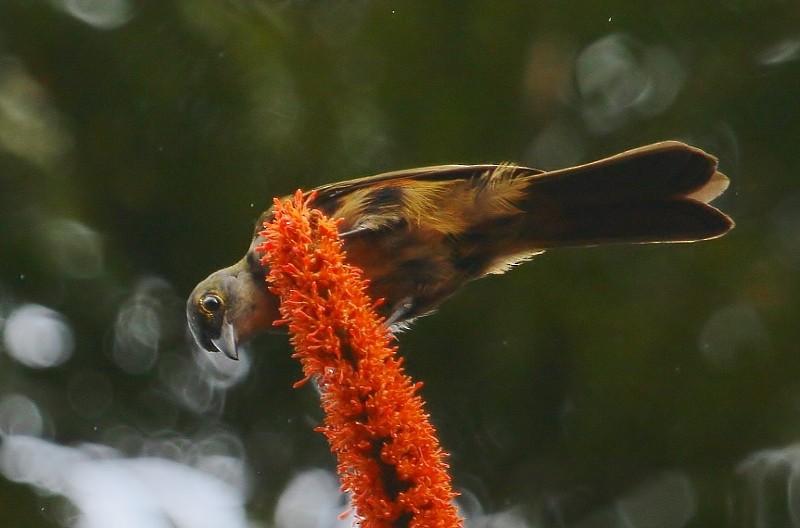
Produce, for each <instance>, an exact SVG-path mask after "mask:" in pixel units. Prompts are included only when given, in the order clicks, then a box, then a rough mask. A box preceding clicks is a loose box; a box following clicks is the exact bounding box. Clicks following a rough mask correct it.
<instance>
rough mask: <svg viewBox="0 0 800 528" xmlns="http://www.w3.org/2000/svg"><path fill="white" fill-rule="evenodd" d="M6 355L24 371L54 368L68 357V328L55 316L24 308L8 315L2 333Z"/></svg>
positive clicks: (32, 306) (42, 308) (71, 341)
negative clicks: (31, 368)
mask: <svg viewBox="0 0 800 528" xmlns="http://www.w3.org/2000/svg"><path fill="white" fill-rule="evenodd" d="M3 343H4V344H5V347H6V351H7V352H8V354H9V355H10V356H11V357H13V358H14V359H16V360H17V361H19V362H20V363H22V364H23V365H26V366H28V367H33V368H46V367H55V366H58V365H61V364H62V363H64V362H65V361H66V360H67V359H69V357H70V356H71V355H72V352H73V349H74V345H75V338H74V336H73V333H72V328H71V327H70V326H69V324H67V322H66V321H65V320H64V318H63V317H62V316H61V314H59V313H58V312H56V311H54V310H51V309H50V308H47V307H45V306H41V305H38V304H25V305H22V306H20V307H19V308H17V309H15V310H14V311H13V312H11V315H9V317H8V320H7V321H6V324H5V330H4V332H3Z"/></svg>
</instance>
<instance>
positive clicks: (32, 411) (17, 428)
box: [0, 394, 44, 436]
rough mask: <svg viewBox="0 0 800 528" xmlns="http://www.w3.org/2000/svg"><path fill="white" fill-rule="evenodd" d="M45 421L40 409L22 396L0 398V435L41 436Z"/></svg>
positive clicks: (8, 395) (12, 395) (10, 395)
mask: <svg viewBox="0 0 800 528" xmlns="http://www.w3.org/2000/svg"><path fill="white" fill-rule="evenodd" d="M43 430H44V420H43V418H42V413H41V412H40V411H39V407H38V406H37V405H36V404H35V403H33V401H32V400H31V399H30V398H28V397H27V396H24V395H22V394H6V395H5V396H3V397H2V398H0V434H3V435H28V436H41V434H42V431H43Z"/></svg>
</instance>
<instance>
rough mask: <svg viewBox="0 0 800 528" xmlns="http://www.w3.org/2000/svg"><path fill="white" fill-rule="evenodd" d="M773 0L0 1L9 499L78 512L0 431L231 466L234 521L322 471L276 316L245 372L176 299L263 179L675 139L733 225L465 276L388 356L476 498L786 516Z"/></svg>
mask: <svg viewBox="0 0 800 528" xmlns="http://www.w3.org/2000/svg"><path fill="white" fill-rule="evenodd" d="M797 8H798V6H797V3H796V2H794V1H785V2H777V1H774V2H755V1H746V0H730V1H728V2H712V1H703V2H699V3H698V2H690V1H687V0H678V1H675V2H669V3H664V2H621V1H613V0H604V1H599V2H593V3H591V4H577V3H573V2H493V1H489V0H461V1H439V2H430V1H405V2H394V1H382V0H373V1H368V0H349V1H330V2H310V1H300V0H298V1H289V0H286V1H267V0H261V1H259V0H224V1H223V0H164V1H154V0H150V1H148V0H140V1H135V0H113V1H107V2H89V1H87V2H75V1H70V0H51V1H45V0H12V1H6V2H3V3H2V4H0V255H2V258H0V327H1V328H2V334H3V338H4V339H3V341H2V343H0V348H2V349H3V350H4V351H5V352H7V353H4V354H2V355H0V432H2V434H3V435H4V440H3V444H2V446H3V449H4V451H3V452H4V455H2V456H1V457H0V458H2V460H0V466H2V468H3V473H4V475H5V476H6V477H7V479H8V480H6V479H2V480H0V494H2V496H3V500H2V501H0V518H2V519H5V520H7V522H11V521H13V524H14V525H15V526H60V525H72V524H71V523H73V522H74V520H75V519H76V518H78V513H76V512H77V511H79V510H80V509H81V505H80V504H73V505H71V504H70V503H69V502H68V501H64V500H60V499H58V498H57V497H58V496H59V495H63V496H67V497H71V500H72V502H73V503H74V502H76V501H75V499H74V495H70V493H69V492H67V491H63V490H62V491H58V490H57V489H54V488H53V487H50V488H48V487H47V486H45V485H44V484H42V483H41V482H34V480H35V479H32V478H30V477H28V478H27V480H26V478H24V475H23V474H21V473H12V472H11V471H10V470H9V467H10V466H9V464H11V465H12V466H13V465H14V464H17V465H19V464H18V463H20V461H19V460H16V459H15V458H14V457H15V456H18V455H17V454H15V453H19V451H13V450H12V449H11V448H10V446H12V447H13V445H15V444H13V445H12V442H11V441H10V439H11V438H12V437H13V438H16V437H17V436H18V435H31V436H35V437H40V438H42V439H46V440H48V441H49V442H52V443H54V444H59V445H61V446H79V445H81V444H84V443H96V444H99V445H103V446H110V447H113V448H114V449H115V450H116V452H117V453H118V454H119V455H120V456H122V457H127V458H126V460H129V461H134V460H136V459H139V458H142V457H146V456H158V457H162V458H167V459H170V460H175V461H179V462H182V463H186V464H188V465H190V466H192V467H199V468H201V469H205V470H207V469H208V466H207V465H203V464H204V463H206V462H208V461H209V460H212V459H213V460H216V461H219V460H223V459H224V460H225V461H227V462H225V463H226V464H229V465H226V466H224V467H225V468H228V469H225V470H220V469H219V467H220V466H214V467H217V470H215V471H210V473H211V474H213V475H216V476H218V477H220V478H221V479H222V480H225V479H226V478H227V480H228V481H230V482H233V483H238V484H239V485H241V486H242V487H243V489H244V491H243V492H242V493H243V497H244V501H245V502H246V507H247V514H248V516H249V518H250V519H251V520H252V522H253V523H255V524H254V525H257V526H261V525H263V526H269V525H271V523H272V522H273V510H274V508H275V502H276V500H277V499H278V497H279V496H280V495H281V493H282V491H283V490H284V488H285V486H286V485H287V483H288V482H289V479H290V478H291V477H292V476H293V475H295V474H297V473H298V472H300V471H301V470H305V469H310V468H319V467H321V468H326V469H332V467H333V460H332V456H331V455H330V454H329V453H328V452H327V446H326V445H325V442H324V440H323V438H322V437H321V435H319V434H317V433H315V432H314V431H313V426H314V424H316V423H318V421H319V419H320V411H319V410H318V402H317V395H316V393H314V391H313V390H312V389H310V388H305V389H303V390H299V391H297V390H293V389H292V388H291V385H292V383H293V382H294V381H295V380H297V379H298V378H299V377H300V371H299V367H298V365H297V364H296V363H295V362H294V361H293V360H292V359H291V358H290V357H289V356H290V354H291V351H290V349H289V347H288V344H287V342H286V338H285V336H282V335H267V336H263V337H261V338H259V339H257V340H256V341H255V342H254V343H253V344H252V346H251V347H250V356H249V359H250V360H251V361H252V363H247V362H245V365H244V367H241V366H240V367H237V368H239V370H235V369H234V367H230V366H226V365H225V364H224V361H218V362H215V363H209V360H208V359H206V358H203V357H200V356H199V355H198V354H196V353H194V352H193V351H192V349H191V347H190V346H189V344H188V342H187V341H186V339H185V337H186V336H185V329H184V325H185V323H184V320H183V299H184V298H185V296H186V295H187V294H188V292H189V291H190V289H191V287H192V286H193V285H194V284H195V283H196V282H197V281H198V280H200V279H201V278H202V277H204V276H205V275H206V274H207V273H209V272H210V271H212V270H214V269H217V268H219V267H222V266H224V265H228V264H230V263H232V262H233V261H234V260H236V259H238V258H239V257H240V256H241V254H242V253H243V252H244V250H245V248H246V247H247V244H248V242H249V237H250V234H251V229H252V223H253V222H254V221H255V219H256V218H257V216H258V214H259V212H260V211H261V210H263V209H264V208H266V207H267V206H268V205H269V204H270V201H271V199H272V197H273V196H276V195H283V194H287V193H289V192H291V191H293V190H294V189H295V188H298V187H303V188H309V187H312V186H315V185H319V184H322V183H325V182H331V181H336V180H340V179H345V178H350V177H355V176H361V175H367V174H372V173H377V172H380V171H384V170H391V169H399V168H405V167H412V166H420V165H429V164H435V163H451V162H460V163H470V162H474V163H478V162H499V161H504V160H512V161H516V162H519V163H523V164H528V165H531V166H538V167H542V168H557V167H560V166H563V165H567V164H570V163H579V162H583V161H588V160H591V159H595V158H598V157H601V156H604V155H607V154H611V153H614V152H616V151H620V150H624V149H627V148H631V147H634V146H638V145H641V144H645V143H648V142H652V141H657V140H661V139H667V138H674V139H681V140H684V141H688V142H690V143H693V144H695V145H697V146H700V147H702V148H704V149H706V150H708V151H709V152H712V153H714V154H715V155H717V156H719V157H720V160H721V161H720V164H721V168H722V170H723V171H724V172H726V173H727V174H728V175H729V176H730V177H731V180H732V184H731V188H730V189H729V191H728V192H727V193H726V194H725V195H724V196H723V197H722V198H721V199H720V200H718V202H717V204H718V205H719V206H720V207H721V208H722V209H724V210H725V211H726V212H729V213H730V214H731V215H732V216H733V217H734V218H735V220H736V221H737V224H738V225H737V228H736V229H735V230H734V231H733V232H732V233H731V234H730V235H728V236H726V237H725V238H723V239H721V240H717V241H713V242H708V243H702V244H693V245H663V246H647V247H611V248H598V249H593V250H585V249H583V250H577V249H576V250H562V251H558V252H556V251H554V252H552V253H548V254H547V255H544V256H542V257H539V258H537V259H536V260H535V262H533V263H530V264H526V265H525V266H522V267H521V268H520V269H518V270H515V271H513V272H511V273H509V274H507V275H506V276H503V277H491V278H488V279H485V280H482V281H479V282H477V283H475V284H472V285H470V286H469V287H468V288H467V289H465V291H463V292H462V293H460V294H459V295H458V296H457V297H456V298H455V299H453V300H451V301H449V302H448V303H447V304H446V305H445V306H444V307H442V309H441V310H440V312H439V313H438V314H436V315H434V316H432V317H427V318H424V319H422V320H420V321H419V322H418V323H417V324H416V325H415V326H414V328H412V329H411V330H410V331H408V332H406V333H404V334H402V335H401V336H400V345H401V351H402V353H403V354H404V355H405V356H406V357H407V368H408V370H409V372H410V373H411V374H412V376H414V377H415V379H419V380H424V382H425V388H424V389H423V395H424V396H425V397H426V399H427V400H428V411H429V412H430V413H431V415H432V419H433V421H434V423H435V424H436V425H437V427H438V428H439V430H440V432H441V437H442V442H443V444H444V445H445V446H446V447H447V449H449V450H450V451H451V453H452V458H451V466H452V470H453V475H454V478H455V482H456V485H457V486H458V487H459V488H460V489H462V490H463V491H464V493H465V498H464V503H465V504H467V505H469V504H470V502H469V501H470V500H473V502H474V503H475V504H473V505H472V508H473V511H472V513H474V510H475V509H476V508H477V509H480V510H481V511H485V512H503V511H512V510H513V511H515V512H516V511H519V512H520V515H521V517H523V518H526V519H528V521H527V522H528V523H530V524H529V525H531V526H533V525H536V526H540V525H541V526H586V527H589V526H591V527H600V526H618V525H624V526H643V525H648V526H668V527H678V526H720V525H730V526H756V525H758V526H798V525H800V497H795V496H794V493H796V492H795V491H792V490H794V489H795V488H796V486H797V479H798V478H800V474H798V469H797V468H798V467H800V466H798V461H800V459H798V456H800V455H797V454H796V453H795V451H796V450H797V448H796V447H795V444H796V443H797V442H798V441H800V413H798V411H799V410H800V374H798V373H800V354H798V353H797V343H798V342H800V325H798V324H797V321H796V319H797V314H798V313H800V284H799V283H800V273H799V272H800V192H799V191H800V186H799V185H798V184H797V175H798V174H800V156H798V149H797V146H796V141H797V137H798V136H799V135H800V96H798V93H797V87H798V86H800V61H798V59H800V20H798V19H799V18H800V10H798V9H797ZM37 306H38V307H37ZM26 307H27V308H31V307H33V308H34V309H33V310H32V311H31V310H28V311H25V310H23V309H24V308H26ZM42 307H45V308H46V309H47V310H49V311H47V310H45V311H43V310H42V309H41V308H42ZM21 310H22V311H21ZM31 314H33V315H31ZM37 314H38V315H37ZM26 317H27V319H26ZM12 322H13V323H14V324H12ZM16 325H22V326H18V328H22V329H23V332H22V334H21V335H30V336H31V337H30V339H29V340H28V341H25V340H24V339H23V342H22V344H18V343H17V341H14V340H13V339H12V338H11V337H9V336H11V335H12V330H11V329H12V328H14V327H15V326H16ZM26 325H33V326H26ZM13 335H20V334H13ZM65 336H67V337H65ZM70 340H71V341H70ZM26 350H28V351H30V352H31V354H33V355H34V356H33V357H32V356H30V355H26V354H25V353H23V352H24V351H26ZM43 351H45V352H52V354H53V355H50V356H47V355H45V356H42V355H41V354H42V353H43ZM47 358H51V359H50V360H48V359H47ZM59 358H60V359H59ZM32 361H33V362H34V363H35V361H51V363H46V365H49V366H43V365H36V364H34V365H31V362H32ZM214 361H216V360H214ZM231 369H234V370H231ZM209 446H210V447H209ZM190 452H191V453H195V455H196V456H195V455H191V456H189V454H188V453H190ZM198 453H199V454H198ZM209 453H210V454H209ZM212 455H213V456H215V457H217V458H209V457H211V456H212ZM93 456H94V455H93ZM192 457H194V458H192ZM101 458H102V457H101ZM3 460H4V462H3ZM14 467H17V466H14ZM20 471H21V470H20ZM14 475H16V477H14ZM12 481H17V482H12ZM18 482H27V483H28V484H30V485H23V484H20V483H18ZM326 489H327V488H326ZM468 510H469V509H468ZM338 511H341V510H338ZM338 511H336V510H334V517H335V513H338ZM84 514H85V511H84ZM275 518H277V519H278V520H279V525H281V526H284V525H285V526H290V525H291V524H285V523H284V524H280V523H283V522H284V521H281V520H280V519H283V517H281V516H280V515H276V517H275ZM471 518H472V516H471ZM475 518H476V519H477V517H475ZM333 522H334V521H331V523H333ZM487 522H488V521H487ZM496 523H497V524H496V526H501V525H502V526H505V524H502V523H501V521H499V520H496ZM648 523H649V524H648ZM474 525H478V521H475V523H474ZM509 525H510V524H509ZM298 526H300V524H298Z"/></svg>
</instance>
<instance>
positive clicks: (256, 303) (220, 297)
mask: <svg viewBox="0 0 800 528" xmlns="http://www.w3.org/2000/svg"><path fill="white" fill-rule="evenodd" d="M277 318H278V299H277V297H275V296H274V295H272V294H271V293H269V292H268V291H267V285H266V283H265V282H264V269H263V267H262V266H261V265H260V264H258V262H257V260H255V259H253V258H248V257H245V258H243V259H242V260H240V261H239V262H237V263H236V264H234V265H233V266H230V267H228V268H224V269H221V270H219V271H215V272H214V273H212V274H211V275H209V276H208V277H207V278H206V279H205V280H203V281H202V282H200V283H199V284H198V285H197V286H195V288H194V290H193V291H192V294H191V295H190V296H189V300H188V301H187V303H186V319H187V321H188V323H189V328H190V329H191V331H192V336H193V337H194V339H195V341H196V342H197V345H198V346H200V347H201V348H203V349H205V350H208V351H209V352H222V353H223V354H225V355H226V356H228V357H229V358H231V359H238V358H239V353H238V346H239V345H240V344H241V343H244V342H246V341H247V340H249V339H250V338H252V337H253V336H255V335H256V334H258V333H259V332H262V331H264V330H267V329H269V328H271V327H272V322H273V321H274V320H275V319H277Z"/></svg>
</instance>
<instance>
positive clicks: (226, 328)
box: [211, 321, 239, 360]
mask: <svg viewBox="0 0 800 528" xmlns="http://www.w3.org/2000/svg"><path fill="white" fill-rule="evenodd" d="M211 344H212V345H214V346H215V347H216V349H217V350H219V351H220V352H222V353H223V354H225V355H226V356H227V357H229V358H231V359H233V360H238V359H239V351H238V350H237V348H236V330H235V329H234V328H233V325H232V324H231V323H229V322H228V321H224V322H223V323H222V331H221V332H220V334H219V337H218V338H216V339H212V340H211Z"/></svg>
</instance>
